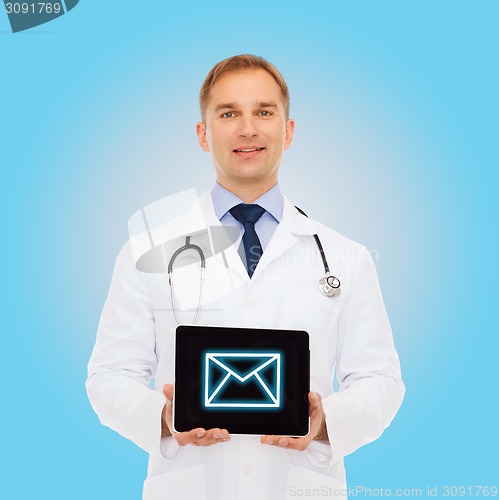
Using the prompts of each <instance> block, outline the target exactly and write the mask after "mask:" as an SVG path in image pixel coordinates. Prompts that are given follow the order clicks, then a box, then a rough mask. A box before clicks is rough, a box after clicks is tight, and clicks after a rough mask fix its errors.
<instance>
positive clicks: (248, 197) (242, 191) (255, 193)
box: [217, 179, 277, 204]
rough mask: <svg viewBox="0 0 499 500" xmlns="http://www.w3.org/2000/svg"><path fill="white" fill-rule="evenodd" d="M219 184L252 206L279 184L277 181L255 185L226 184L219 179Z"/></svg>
mask: <svg viewBox="0 0 499 500" xmlns="http://www.w3.org/2000/svg"><path fill="white" fill-rule="evenodd" d="M217 182H218V183H219V184H220V185H221V186H222V187H224V188H225V189H227V191H230V192H231V193H232V194H235V195H236V196H237V197H238V198H240V199H241V200H243V201H244V203H247V204H251V203H253V202H254V201H255V200H257V199H258V198H260V196H262V195H263V194H265V193H266V192H267V191H269V190H270V189H272V188H273V187H274V186H275V185H276V184H277V179H274V180H272V181H269V182H266V183H262V182H258V183H255V184H243V185H241V184H232V183H230V182H226V181H225V180H223V181H222V180H220V179H217Z"/></svg>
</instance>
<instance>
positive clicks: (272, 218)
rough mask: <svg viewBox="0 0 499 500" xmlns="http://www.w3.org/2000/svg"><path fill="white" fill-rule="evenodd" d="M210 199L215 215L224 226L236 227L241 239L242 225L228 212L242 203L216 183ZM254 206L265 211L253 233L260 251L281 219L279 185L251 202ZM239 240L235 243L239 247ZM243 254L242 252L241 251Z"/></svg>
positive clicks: (281, 202) (282, 203)
mask: <svg viewBox="0 0 499 500" xmlns="http://www.w3.org/2000/svg"><path fill="white" fill-rule="evenodd" d="M211 199H212V201H213V207H214V208H215V214H216V216H217V217H218V219H219V220H220V222H221V223H222V224H223V225H224V226H230V227H236V228H238V229H239V231H240V232H241V237H242V235H243V233H244V227H243V225H242V224H241V223H240V222H239V221H237V220H236V219H235V218H234V217H233V216H232V214H231V213H230V212H229V210H230V209H231V208H232V207H235V206H236V205H239V203H244V201H243V200H241V199H240V198H239V197H237V196H236V195H235V194H234V193H231V192H230V191H228V190H227V189H225V188H224V187H223V186H222V185H220V184H219V183H218V182H217V183H215V187H214V188H213V190H212V192H211ZM253 204H255V205H260V206H261V207H262V208H264V209H265V213H264V214H263V215H262V216H261V217H260V218H259V219H258V220H257V221H256V223H255V231H256V234H257V235H258V239H259V240H260V243H261V245H262V249H263V250H264V251H265V248H266V247H267V245H268V244H269V241H270V238H272V235H273V234H274V231H275V230H276V228H277V226H278V224H279V222H281V219H282V211H283V208H284V199H283V197H282V194H281V190H280V189H279V184H276V185H275V186H274V187H273V188H272V189H269V190H268V191H267V192H266V193H264V194H262V196H260V198H258V199H257V200H255V201H254V202H253ZM240 242H241V240H240V239H239V240H238V242H236V244H237V245H239V244H240ZM243 252H244V250H243Z"/></svg>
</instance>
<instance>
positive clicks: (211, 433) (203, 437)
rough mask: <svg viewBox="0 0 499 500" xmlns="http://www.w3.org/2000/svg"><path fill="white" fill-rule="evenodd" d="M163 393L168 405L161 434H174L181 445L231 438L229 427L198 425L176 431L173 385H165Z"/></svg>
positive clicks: (205, 443) (206, 444) (214, 441)
mask: <svg viewBox="0 0 499 500" xmlns="http://www.w3.org/2000/svg"><path fill="white" fill-rule="evenodd" d="M163 394H164V395H165V397H166V405H165V407H164V408H163V414H162V416H161V435H162V436H173V437H174V438H175V441H177V443H178V444H179V445H180V446H186V445H188V444H192V445H194V446H211V445H212V444H217V443H223V442H225V441H229V440H230V434H229V433H228V432H227V429H218V428H216V429H209V430H206V429H203V428H202V427H198V428H196V429H192V430H191V431H188V432H175V431H174V430H173V426H172V403H173V385H172V384H166V385H165V386H164V387H163Z"/></svg>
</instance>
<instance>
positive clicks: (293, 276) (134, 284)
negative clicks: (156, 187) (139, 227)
mask: <svg viewBox="0 0 499 500" xmlns="http://www.w3.org/2000/svg"><path fill="white" fill-rule="evenodd" d="M199 203H200V207H201V209H202V213H203V214H204V217H205V219H206V223H207V224H208V225H220V222H219V221H218V219H217V217H216V215H215V212H214V209H213V204H212V201H211V195H210V192H208V193H205V194H204V195H203V196H202V197H201V198H200V199H199ZM190 216H191V214H190V213H187V214H186V216H185V217H186V220H188V219H189V217H190ZM315 233H318V234H319V236H320V238H321V241H322V245H323V247H324V251H325V253H326V256H327V259H328V262H329V267H330V269H331V271H332V273H333V274H334V275H335V276H337V277H338V278H339V279H340V280H341V294H340V295H339V296H338V297H336V298H330V297H325V296H324V295H322V293H321V292H320V291H319V288H318V281H319V279H320V278H321V277H323V276H324V268H323V264H322V260H321V258H320V254H319V252H318V249H317V246H316V243H315V241H314V238H313V234H315ZM224 256H225V259H226V260H225V261H224V260H223V258H222V255H221V254H218V255H215V256H213V257H211V258H209V259H207V264H206V280H205V285H204V287H205V293H204V296H205V297H208V299H207V300H209V301H210V300H211V302H209V303H207V304H203V307H202V309H201V314H200V318H199V321H198V324H206V325H219V326H235V327H254V328H282V329H295V330H305V331H307V332H308V333H309V335H310V351H311V352H310V356H311V358H310V359H311V380H310V384H311V390H312V391H316V392H319V393H320V394H321V395H322V397H323V406H324V411H325V414H326V425H327V429H328V434H329V439H330V443H327V442H318V441H314V442H312V443H311V444H310V446H309V448H308V449H307V450H306V451H304V452H299V451H293V450H287V449H281V448H276V447H272V446H268V445H262V444H260V442H259V437H256V436H232V439H231V440H230V441H229V442H226V443H220V444H217V445H214V446H210V447H195V446H186V447H183V448H181V447H179V446H178V445H177V444H176V442H175V441H174V439H173V438H172V437H166V438H161V412H162V410H163V407H164V405H165V398H164V396H163V392H162V388H163V385H164V384H165V383H173V382H174V360H173V347H174V344H173V341H174V331H175V328H176V326H177V325H176V322H175V319H174V317H173V314H172V312H171V302H170V291H169V285H168V279H167V277H166V275H165V274H148V273H143V272H140V271H138V270H137V268H136V266H135V263H134V259H133V256H132V252H131V249H130V244H129V243H128V244H127V245H125V246H124V247H123V249H122V251H121V252H120V254H119V256H118V259H117V261H116V266H115V270H114V275H113V279H112V283H111V287H110V290H109V295H108V298H107V301H106V304H105V306H104V309H103V312H102V316H101V320H100V323H99V328H98V333H97V341H96V344H95V347H94V350H93V353H92V356H91V359H90V362H89V368H88V380H87V392H88V395H89V398H90V401H91V404H92V406H93V408H94V410H95V412H96V413H97V415H98V416H99V418H100V420H101V422H102V423H103V424H104V425H107V426H109V427H110V428H112V429H114V430H115V431H117V432H119V433H120V434H121V435H123V436H124V437H126V438H128V439H130V440H132V441H133V442H134V443H136V444H137V445H138V446H140V447H141V448H143V449H144V450H145V451H147V452H148V453H149V454H150V458H149V466H148V475H147V479H146V481H145V483H144V493H143V498H144V500H159V499H161V500H168V499H182V500H191V499H192V500H255V499H259V500H281V499H282V500H284V499H286V498H293V497H295V496H296V495H297V494H298V493H300V491H301V493H302V495H303V494H304V493H306V491H305V490H307V489H308V490H309V491H312V489H319V491H322V492H323V493H322V494H324V492H327V493H328V495H329V496H328V497H330V496H331V497H332V496H337V497H338V498H344V497H345V496H346V491H345V487H346V483H345V470H344V465H343V457H344V456H346V455H348V454H350V453H352V452H354V451H355V450H356V449H358V448H359V447H360V446H363V445H364V444H366V443H369V442H371V441H373V440H375V439H377V438H378V437H379V436H380V435H381V434H382V432H383V430H384V429H385V428H386V427H388V425H389V424H390V422H391V421H392V419H393V417H394V416H395V414H396V412H397V411H398V409H399V407H400V404H401V402H402V399H403V395H404V385H403V383H402V380H401V375H400V365H399V359H398V356H397V352H396V350H395V348H394V344H393V339H392V333H391V329H390V324H389V321H388V318H387V314H386V311H385V307H384V304H383V299H382V296H381V292H380V288H379V284H378V279H377V275H376V270H375V267H374V264H373V262H372V259H371V257H370V255H369V253H368V251H367V250H366V249H365V248H364V247H363V246H361V245H359V244H357V243H355V242H353V241H351V240H349V239H347V238H345V237H343V236H341V235H340V234H338V233H336V232H335V231H333V230H331V229H329V228H327V227H325V226H323V225H322V224H320V223H318V222H316V221H314V220H312V219H308V218H306V217H304V216H303V215H301V214H299V213H298V211H297V210H296V209H295V208H294V207H293V205H292V204H291V203H290V202H289V201H288V200H287V199H285V201H284V210H283V216H282V220H281V222H280V224H279V225H278V227H277V229H276V230H275V233H274V235H273V236H272V239H271V241H270V242H269V244H268V246H267V248H266V250H265V252H264V253H263V256H262V258H261V260H260V262H259V263H258V266H257V268H256V271H255V273H254V275H253V277H252V279H251V280H250V279H249V278H248V275H247V272H246V268H245V266H244V264H243V262H242V261H241V258H240V257H239V255H238V253H237V249H236V248H235V247H231V248H228V249H227V250H226V252H225V255H224ZM227 263H228V265H229V270H230V272H228V269H227V265H226V264H227ZM198 282H199V264H193V265H191V266H185V267H181V268H179V269H178V270H175V285H176V288H175V291H176V300H177V301H178V304H180V307H188V306H191V307H193V308H194V310H195V308H196V303H197V299H198V295H197V286H198ZM234 283H236V285H237V286H236V287H235V289H233V291H232V292H231V293H229V294H222V296H220V297H218V298H216V297H217V291H218V290H220V289H221V288H223V287H225V286H234ZM177 284H178V286H177ZM210 297H211V298H210ZM180 315H181V316H182V317H184V318H185V321H186V322H187V323H188V322H189V321H192V318H193V316H194V312H192V311H191V312H189V311H187V312H185V311H184V312H180ZM333 376H335V377H336V378H337V380H338V384H339V390H338V392H334V391H333V382H332V380H333ZM152 380H153V383H152V382H151V381H152ZM151 384H152V387H151ZM321 488H322V490H320V489H321Z"/></svg>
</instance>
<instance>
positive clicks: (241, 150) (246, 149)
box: [234, 148, 265, 153]
mask: <svg viewBox="0 0 499 500" xmlns="http://www.w3.org/2000/svg"><path fill="white" fill-rule="evenodd" d="M264 149H265V148H238V149H234V153H255V152H256V151H263V150H264Z"/></svg>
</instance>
